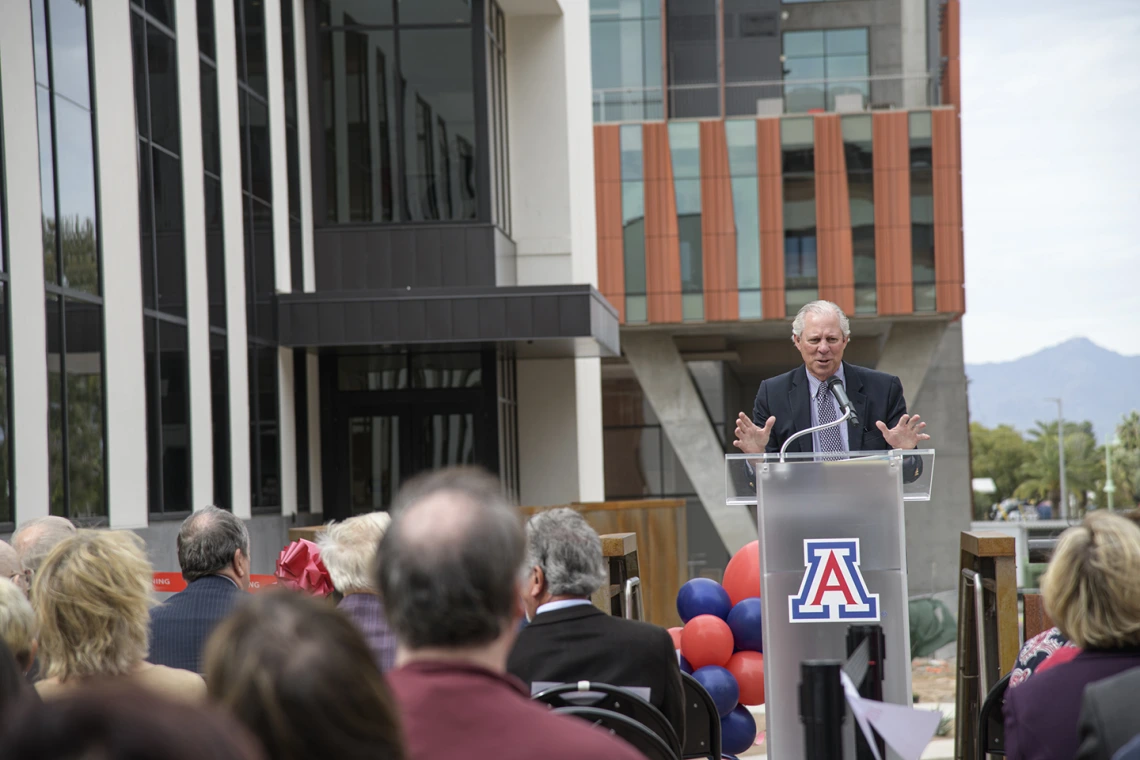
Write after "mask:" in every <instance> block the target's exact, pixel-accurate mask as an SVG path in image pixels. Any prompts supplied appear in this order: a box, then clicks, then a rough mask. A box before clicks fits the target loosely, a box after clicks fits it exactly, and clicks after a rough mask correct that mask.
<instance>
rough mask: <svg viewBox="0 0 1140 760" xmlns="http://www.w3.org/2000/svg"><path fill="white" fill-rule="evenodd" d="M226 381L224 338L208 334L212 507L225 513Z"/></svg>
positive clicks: (227, 491) (227, 479)
mask: <svg viewBox="0 0 1140 760" xmlns="http://www.w3.org/2000/svg"><path fill="white" fill-rule="evenodd" d="M229 388H230V379H229V375H228V369H227V362H226V336H225V335H219V334H218V333H213V332H212V333H210V411H211V414H212V415H213V420H211V423H212V425H211V433H212V436H213V452H214V506H217V507H221V508H222V509H229V508H230V504H231V498H230V391H229Z"/></svg>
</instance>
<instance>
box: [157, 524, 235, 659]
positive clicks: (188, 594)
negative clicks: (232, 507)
mask: <svg viewBox="0 0 1140 760" xmlns="http://www.w3.org/2000/svg"><path fill="white" fill-rule="evenodd" d="M178 565H179V566H180V567H181V568H182V577H183V578H184V579H185V580H186V583H187V584H189V585H187V586H186V588H185V589H183V590H182V591H180V592H178V593H177V594H174V595H172V596H171V597H170V598H169V599H167V600H166V601H165V602H163V604H161V605H159V606H157V607H155V608H154V609H153V610H151V613H150V657H149V658H148V659H149V660H150V661H151V662H153V663H154V664H155V665H165V666H167V667H170V668H181V669H183V670H192V671H194V672H195V673H199V672H201V670H202V667H201V660H202V649H203V648H204V647H205V645H206V639H208V638H209V637H210V633H211V632H213V630H214V627H215V626H217V624H218V623H219V622H220V621H221V620H222V618H224V617H225V616H226V615H228V614H229V613H230V612H231V611H232V610H233V608H234V606H235V605H236V604H238V603H239V602H240V601H242V600H243V599H244V598H245V597H246V592H248V591H249V573H250V569H249V568H250V560H249V531H248V530H247V529H246V527H245V523H244V522H242V520H241V518H238V517H235V516H234V515H233V513H232V512H227V511H226V510H224V509H218V508H217V507H206V508H205V509H203V510H200V511H197V512H194V513H193V514H191V515H190V516H189V517H187V518H186V519H185V520H183V521H182V527H181V528H179V530H178Z"/></svg>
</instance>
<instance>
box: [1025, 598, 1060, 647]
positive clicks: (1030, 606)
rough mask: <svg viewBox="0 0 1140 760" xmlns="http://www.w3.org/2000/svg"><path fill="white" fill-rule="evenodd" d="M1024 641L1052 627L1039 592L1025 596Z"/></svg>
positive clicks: (1051, 621)
mask: <svg viewBox="0 0 1140 760" xmlns="http://www.w3.org/2000/svg"><path fill="white" fill-rule="evenodd" d="M1024 599H1025V641H1029V640H1030V639H1031V638H1033V637H1034V636H1036V635H1037V634H1039V633H1041V632H1042V631H1047V630H1049V629H1050V628H1052V627H1053V620H1052V618H1050V617H1049V613H1048V612H1046V611H1045V601H1044V599H1043V598H1042V597H1041V595H1040V594H1026V595H1025V597H1024Z"/></svg>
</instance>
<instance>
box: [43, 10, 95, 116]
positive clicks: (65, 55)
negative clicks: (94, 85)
mask: <svg viewBox="0 0 1140 760" xmlns="http://www.w3.org/2000/svg"><path fill="white" fill-rule="evenodd" d="M47 28H48V30H49V31H50V35H51V43H50V44H49V45H48V47H49V49H50V53H51V79H52V82H51V86H52V89H53V90H54V91H55V93H56V94H57V95H59V96H61V97H63V98H67V99H68V100H70V101H71V102H72V103H74V104H75V105H76V106H78V107H79V108H83V109H88V110H90V108H91V82H90V77H89V73H88V69H89V60H88V51H87V7H86V4H81V3H77V2H75V0H48V16H47Z"/></svg>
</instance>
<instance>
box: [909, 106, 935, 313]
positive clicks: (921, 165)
mask: <svg viewBox="0 0 1140 760" xmlns="http://www.w3.org/2000/svg"><path fill="white" fill-rule="evenodd" d="M908 118H909V121H910V234H911V277H912V279H913V283H914V310H915V311H936V310H937V307H938V304H937V299H936V292H937V288H936V278H935V274H934V271H935V270H934V170H933V167H932V163H931V162H932V159H931V119H930V113H929V112H926V111H922V112H915V113H912V114H910V115H909V117H908Z"/></svg>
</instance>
